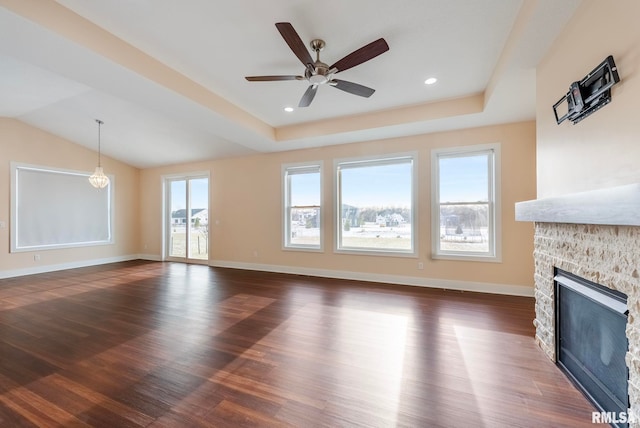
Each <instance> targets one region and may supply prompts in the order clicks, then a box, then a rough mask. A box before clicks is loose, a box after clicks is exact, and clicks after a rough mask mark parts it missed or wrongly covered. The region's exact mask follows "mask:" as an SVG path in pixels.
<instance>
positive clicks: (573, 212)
mask: <svg viewBox="0 0 640 428" xmlns="http://www.w3.org/2000/svg"><path fill="white" fill-rule="evenodd" d="M516 220H517V221H533V222H539V223H574V224H598V225H616V226H640V183H635V184H628V185H625V186H618V187H610V188H607V189H600V190H591V191H587V192H580V193H572V194H568V195H563V196H556V197H551V198H543V199H536V200H533V201H524V202H518V203H516Z"/></svg>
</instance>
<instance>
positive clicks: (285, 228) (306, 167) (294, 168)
mask: <svg viewBox="0 0 640 428" xmlns="http://www.w3.org/2000/svg"><path fill="white" fill-rule="evenodd" d="M323 169H324V165H323V162H322V161H314V162H302V163H288V164H283V165H282V173H281V177H282V249H283V250H287V251H310V252H323V251H324V215H323V214H322V211H323V206H324V191H323V189H324V184H323V183H324V174H323ZM292 172H293V174H292ZM305 173H307V174H308V173H318V174H320V188H319V189H318V191H319V194H320V205H319V206H317V210H318V229H319V231H318V233H319V235H320V243H319V244H318V245H314V244H293V243H291V209H292V208H295V207H292V206H290V200H291V192H290V189H291V187H290V177H291V175H297V174H305ZM312 207H316V206H315V205H313V206H308V207H307V208H312Z"/></svg>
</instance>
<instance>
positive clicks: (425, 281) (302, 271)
mask: <svg viewBox="0 0 640 428" xmlns="http://www.w3.org/2000/svg"><path fill="white" fill-rule="evenodd" d="M129 260H149V261H158V262H159V261H162V258H161V257H160V256H158V255H155V254H131V255H127V256H118V257H109V258H104V259H90V260H82V261H77V262H70V263H61V264H56V265H42V266H34V267H30V268H25V269H15V270H5V271H0V279H3V278H12V277H17V276H24V275H33V274H38V273H46V272H55V271H59V270H65V269H75V268H80V267H87V266H96V265H102V264H108V263H116V262H124V261H129ZM209 266H214V267H225V268H232V269H245V270H255V271H264V272H276V273H288V274H293V275H306V276H317V277H322V278H336V279H350V280H355V281H368V282H380V283H387V284H398V285H411V286H415V287H429V288H441V289H446V290H459V291H474V292H478V293H491V294H505V295H510V296H525V297H533V287H527V286H523V285H511V284H495V283H488V282H473V281H458V280H451V279H437V278H423V277H415V276H402V275H381V274H377V273H367V272H351V271H340V270H330V269H312V268H304V267H293V266H279V265H267V264H255V263H242V262H233V261H225V260H211V261H210V262H209Z"/></svg>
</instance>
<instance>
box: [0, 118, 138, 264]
mask: <svg viewBox="0 0 640 428" xmlns="http://www.w3.org/2000/svg"><path fill="white" fill-rule="evenodd" d="M12 161H13V162H21V163H28V164H34V165H42V166H50V167H55V168H61V169H70V170H78V171H89V172H90V171H92V170H93V168H94V167H95V164H96V162H97V154H96V152H94V151H92V150H89V149H86V148H84V147H81V146H79V145H77V144H73V143H71V142H69V141H67V140H64V139H62V138H59V137H56V136H55V135H52V134H49V133H47V132H44V131H41V130H39V129H37V128H33V127H31V126H29V125H26V124H24V123H22V122H19V121H17V120H13V119H6V118H0V177H2V178H1V179H0V221H4V222H5V223H6V226H7V227H5V228H0V277H1V276H2V273H3V271H4V273H6V272H13V273H16V272H17V273H28V272H30V271H42V270H47V266H49V267H56V266H76V265H82V263H83V262H85V261H86V262H87V263H92V262H95V261H100V260H113V259H119V258H123V257H130V256H135V255H136V254H137V253H138V252H139V251H138V245H139V244H138V243H139V237H138V229H139V228H138V223H139V222H138V218H139V208H138V207H139V197H138V196H139V186H138V181H139V170H138V169H136V168H133V167H130V166H127V165H125V164H123V163H121V162H116V161H114V160H112V159H109V158H106V157H103V158H102V164H103V167H104V169H105V172H107V173H108V174H113V175H115V176H116V180H115V198H116V199H115V202H114V204H115V209H116V214H115V218H114V227H115V229H114V241H115V242H114V244H113V245H101V246H96V247H82V248H74V249H59V250H46V251H37V254H39V255H40V260H39V261H37V262H36V261H34V255H35V254H36V252H20V253H10V252H9V232H10V227H9V220H10V211H9V210H10V195H11V189H10V180H9V177H10V162H12ZM87 185H89V184H88V183H87Z"/></svg>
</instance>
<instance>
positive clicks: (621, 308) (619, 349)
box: [555, 271, 629, 426]
mask: <svg viewBox="0 0 640 428" xmlns="http://www.w3.org/2000/svg"><path fill="white" fill-rule="evenodd" d="M555 280H556V346H557V360H558V365H559V366H560V367H561V368H562V369H564V371H565V372H566V373H567V374H568V375H569V377H570V378H571V379H572V380H573V381H574V382H575V383H576V384H577V386H578V387H579V388H580V389H582V391H583V392H584V393H585V394H586V395H587V397H589V398H590V399H591V401H593V402H594V404H595V405H596V406H597V407H599V408H600V410H601V411H604V412H616V413H618V414H619V413H620V412H627V409H628V406H629V398H628V386H627V384H628V379H629V374H628V369H627V365H626V363H625V355H626V353H627V349H628V347H629V344H628V341H627V337H626V334H625V329H626V325H627V305H626V301H627V297H626V295H624V294H622V293H620V292H617V291H615V290H611V289H608V288H605V287H603V286H601V285H598V284H594V283H591V282H589V281H586V280H584V279H582V278H579V277H576V276H574V275H571V274H568V273H565V272H562V271H558V274H557V275H556V277H555ZM620 426H626V425H620Z"/></svg>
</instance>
